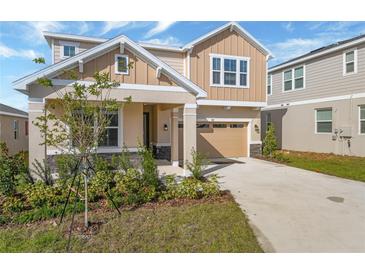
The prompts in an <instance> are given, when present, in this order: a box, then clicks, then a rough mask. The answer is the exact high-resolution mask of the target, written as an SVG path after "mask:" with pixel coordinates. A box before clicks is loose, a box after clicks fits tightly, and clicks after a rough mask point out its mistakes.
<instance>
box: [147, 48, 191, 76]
mask: <svg viewBox="0 0 365 274" xmlns="http://www.w3.org/2000/svg"><path fill="white" fill-rule="evenodd" d="M148 51H149V52H151V53H152V54H153V55H155V56H156V57H158V58H159V59H160V60H161V61H163V62H165V63H166V64H168V65H169V66H170V67H172V68H173V69H175V70H176V71H177V72H179V73H181V74H184V58H185V53H182V52H172V51H164V50H151V49H150V50H148Z"/></svg>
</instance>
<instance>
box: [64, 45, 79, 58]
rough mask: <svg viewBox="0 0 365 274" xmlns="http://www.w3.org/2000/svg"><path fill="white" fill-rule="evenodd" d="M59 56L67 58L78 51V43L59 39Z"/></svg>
mask: <svg viewBox="0 0 365 274" xmlns="http://www.w3.org/2000/svg"><path fill="white" fill-rule="evenodd" d="M60 46H61V58H62V59H64V58H69V57H72V56H75V55H76V54H77V53H78V48H79V43H73V42H66V41H60Z"/></svg>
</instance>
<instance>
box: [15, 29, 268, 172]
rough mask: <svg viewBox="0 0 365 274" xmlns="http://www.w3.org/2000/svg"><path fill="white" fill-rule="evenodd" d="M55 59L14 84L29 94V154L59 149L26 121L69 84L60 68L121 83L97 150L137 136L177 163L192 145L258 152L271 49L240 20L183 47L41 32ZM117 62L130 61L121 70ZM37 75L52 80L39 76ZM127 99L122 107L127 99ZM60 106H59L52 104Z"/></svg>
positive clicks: (210, 151) (213, 151)
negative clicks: (109, 129) (111, 121)
mask: <svg viewBox="0 0 365 274" xmlns="http://www.w3.org/2000/svg"><path fill="white" fill-rule="evenodd" d="M44 36H45V38H46V39H47V41H48V43H49V45H50V47H51V48H52V59H53V62H54V63H53V64H52V65H51V66H49V67H47V68H45V69H43V70H41V71H38V72H36V73H33V74H31V75H28V76H26V77H24V78H21V79H19V80H17V81H15V82H14V83H13V85H14V88H15V89H16V90H18V91H20V92H23V93H25V94H27V95H28V96H29V120H30V127H31V129H30V141H31V144H32V145H31V146H30V149H29V152H30V155H29V157H30V161H31V162H32V161H33V160H34V159H44V158H45V157H53V156H54V155H56V154H59V153H60V151H57V150H56V149H52V148H47V150H45V149H44V147H42V146H40V145H39V143H41V136H40V132H39V130H38V129H37V128H36V127H34V126H33V125H32V124H31V121H33V120H34V119H36V117H37V116H39V115H42V113H43V109H44V105H45V103H46V102H47V101H50V100H53V99H55V98H57V94H59V93H58V92H59V91H64V90H70V89H71V88H72V86H71V85H72V83H73V81H70V80H67V79H66V77H65V73H64V70H65V69H72V70H74V71H75V73H76V74H77V75H78V80H77V81H79V82H83V83H85V84H91V83H93V81H94V79H93V74H94V73H95V72H97V71H98V72H107V73H109V75H110V80H113V81H117V82H119V83H120V85H119V86H118V87H116V88H113V89H112V90H111V91H110V96H111V97H112V98H115V99H116V100H117V101H119V102H120V103H121V107H120V108H119V111H118V113H116V114H115V115H117V117H118V119H117V120H118V125H114V128H115V130H114V131H113V132H114V133H113V134H114V135H113V134H111V135H113V136H112V137H111V138H110V140H108V143H109V144H111V145H108V146H103V147H99V149H98V152H99V153H102V154H114V153H120V152H121V151H122V147H123V146H126V147H128V149H129V150H130V151H132V152H133V151H136V149H137V145H138V142H141V143H142V142H143V143H144V144H145V145H146V146H149V147H151V148H152V149H153V151H154V154H155V156H156V158H157V159H166V160H169V161H171V164H172V165H175V166H177V165H178V164H179V161H180V164H181V163H182V162H183V163H185V162H186V161H190V160H191V151H192V149H195V150H198V151H200V152H202V153H204V154H206V155H207V156H208V157H210V158H222V157H250V156H251V155H253V154H255V153H260V151H261V140H260V133H261V132H260V125H261V121H260V109H261V108H262V107H265V106H266V105H267V103H266V75H267V61H268V60H269V58H270V57H271V54H270V52H269V51H268V50H267V49H266V48H265V47H264V46H262V45H261V44H260V43H259V42H258V41H257V40H256V39H255V38H253V37H252V36H251V35H250V34H249V33H248V32H247V31H246V30H244V29H243V28H242V27H241V26H240V25H239V24H237V23H234V22H231V23H227V24H225V25H223V26H222V27H220V28H218V29H215V30H213V31H211V32H209V33H207V34H206V35H204V36H202V37H199V38H197V39H196V40H194V41H192V42H191V43H188V44H186V45H185V46H183V47H170V46H161V45H152V44H144V43H136V42H134V41H132V40H131V39H129V38H128V37H126V36H124V35H121V36H118V37H115V38H113V39H102V38H93V37H85V36H78V35H69V34H58V33H49V32H46V33H44ZM119 62H124V63H130V62H131V63H132V64H133V65H132V66H131V67H130V68H129V69H127V70H125V69H120V67H119V66H118V64H119ZM40 76H46V77H48V78H50V79H52V83H53V87H52V88H44V87H42V86H40V85H38V84H37V83H36V79H37V78H38V77H40ZM128 96H131V99H132V103H130V104H127V105H124V106H122V103H123V101H124V100H125V99H124V98H126V97H128ZM55 112H58V113H60V112H62V110H55Z"/></svg>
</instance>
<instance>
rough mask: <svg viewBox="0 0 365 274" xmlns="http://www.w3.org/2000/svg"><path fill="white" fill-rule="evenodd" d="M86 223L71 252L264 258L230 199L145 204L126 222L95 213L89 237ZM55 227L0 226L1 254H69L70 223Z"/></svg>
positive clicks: (78, 219) (109, 214)
mask: <svg viewBox="0 0 365 274" xmlns="http://www.w3.org/2000/svg"><path fill="white" fill-rule="evenodd" d="M82 218H83V215H82V214H79V215H76V224H77V226H76V228H75V231H74V234H73V237H72V244H71V251H72V252H262V249H261V247H260V246H259V244H258V242H257V240H256V238H255V236H254V234H253V232H252V230H251V228H250V226H249V224H248V221H247V219H246V217H245V215H244V214H243V213H242V211H241V209H240V208H239V206H238V205H237V204H236V203H235V201H234V200H233V198H232V197H231V196H230V195H229V194H225V195H223V196H221V197H215V198H203V199H201V200H189V199H183V200H172V201H166V202H162V203H155V204H146V205H144V206H141V207H140V208H137V209H135V210H123V211H122V215H121V216H119V215H118V214H117V213H116V212H115V211H112V210H110V209H106V208H100V209H95V210H93V211H92V212H90V218H91V222H92V224H93V225H92V226H91V229H89V230H88V231H84V232H83V231H82V228H81V227H82V220H83V219H82ZM54 221H55V220H51V221H50V220H48V221H42V222H37V223H31V224H28V225H27V226H26V225H8V226H2V227H1V226H0V252H65V251H66V245H67V227H68V225H69V223H70V219H69V217H68V219H66V221H65V222H64V224H62V225H61V226H55V225H54ZM57 221H58V220H57Z"/></svg>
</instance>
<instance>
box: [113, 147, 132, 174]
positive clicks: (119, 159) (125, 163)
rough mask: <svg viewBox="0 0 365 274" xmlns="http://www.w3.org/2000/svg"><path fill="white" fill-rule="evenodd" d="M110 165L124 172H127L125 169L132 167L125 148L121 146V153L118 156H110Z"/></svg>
mask: <svg viewBox="0 0 365 274" xmlns="http://www.w3.org/2000/svg"><path fill="white" fill-rule="evenodd" d="M112 165H113V166H114V167H115V169H119V170H122V171H123V172H124V173H127V170H128V169H130V168H133V165H132V162H131V158H130V153H129V151H128V150H127V148H125V147H124V148H123V150H122V153H121V154H120V155H119V156H116V155H113V157H112Z"/></svg>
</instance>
